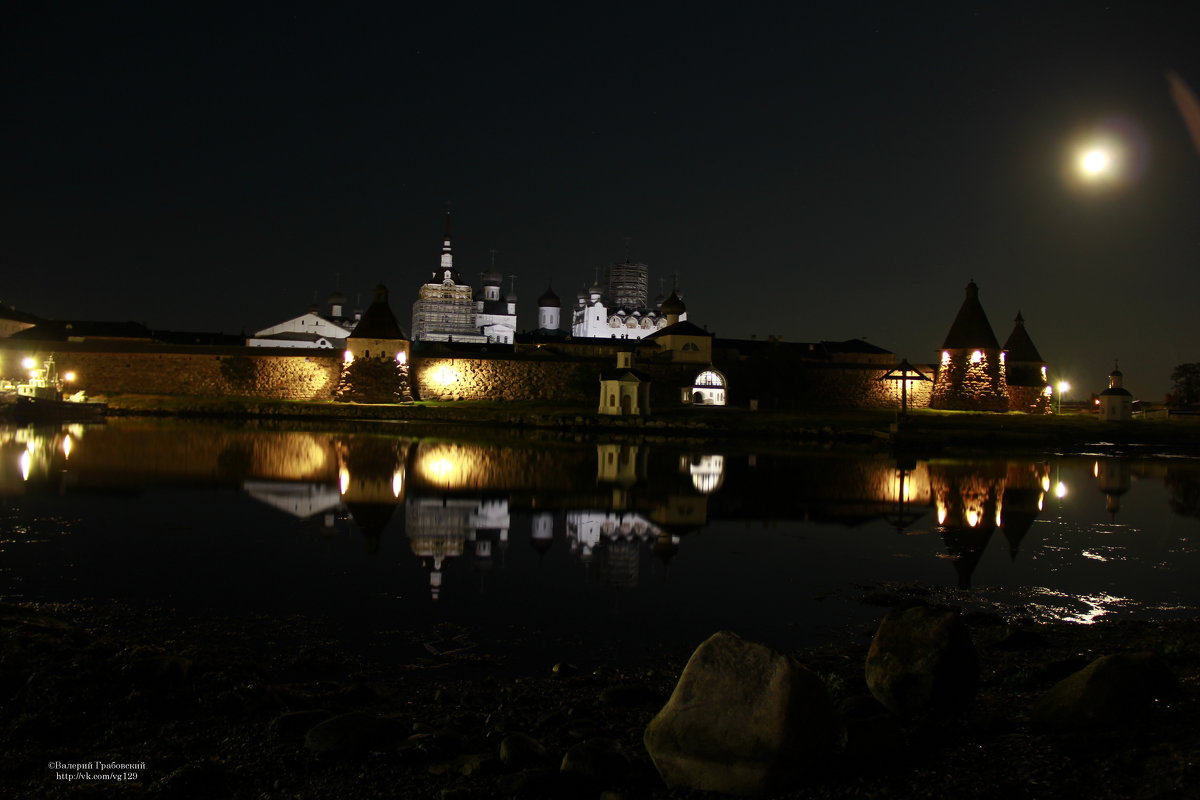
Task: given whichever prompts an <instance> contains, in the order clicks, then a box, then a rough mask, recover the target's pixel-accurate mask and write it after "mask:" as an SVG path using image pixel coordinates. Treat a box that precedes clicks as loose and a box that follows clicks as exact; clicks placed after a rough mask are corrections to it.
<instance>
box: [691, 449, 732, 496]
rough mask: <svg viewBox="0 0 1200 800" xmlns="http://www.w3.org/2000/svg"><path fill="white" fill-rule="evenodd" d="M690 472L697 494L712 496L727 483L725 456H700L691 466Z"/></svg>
mask: <svg viewBox="0 0 1200 800" xmlns="http://www.w3.org/2000/svg"><path fill="white" fill-rule="evenodd" d="M688 471H689V472H691V475H692V486H694V487H696V491H697V492H700V494H712V493H713V492H715V491H716V490H717V489H720V488H721V485H722V484H723V483H724V482H725V456H720V455H714V456H700V458H699V459H698V460H697V461H694V462H692V463H691V464H690V465H689V467H688Z"/></svg>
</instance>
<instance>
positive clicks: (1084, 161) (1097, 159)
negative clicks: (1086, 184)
mask: <svg viewBox="0 0 1200 800" xmlns="http://www.w3.org/2000/svg"><path fill="white" fill-rule="evenodd" d="M1110 162H1111V159H1110V158H1109V156H1108V153H1106V152H1104V151H1103V150H1098V149H1097V150H1088V151H1087V152H1086V153H1084V154H1083V155H1082V156H1081V157H1080V159H1079V166H1080V168H1081V169H1082V170H1083V172H1084V174H1086V175H1099V174H1101V173H1103V172H1104V171H1105V170H1106V169H1108V165H1109V163H1110Z"/></svg>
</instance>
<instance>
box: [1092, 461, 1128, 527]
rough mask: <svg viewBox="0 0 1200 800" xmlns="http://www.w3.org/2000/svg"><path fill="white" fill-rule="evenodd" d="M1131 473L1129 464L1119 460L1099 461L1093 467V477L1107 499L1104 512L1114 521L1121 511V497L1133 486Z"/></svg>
mask: <svg viewBox="0 0 1200 800" xmlns="http://www.w3.org/2000/svg"><path fill="white" fill-rule="evenodd" d="M1131 472H1132V470H1131V469H1130V465H1129V462H1128V461H1125V460H1123V459H1118V458H1106V459H1104V460H1102V461H1097V462H1096V463H1095V465H1093V467H1092V475H1094V476H1095V478H1096V482H1097V483H1098V485H1099V488H1100V491H1101V492H1103V493H1104V496H1105V498H1106V502H1105V504H1104V510H1105V511H1107V512H1108V513H1109V514H1110V515H1111V516H1112V519H1113V520H1114V521H1115V520H1116V518H1117V512H1118V511H1120V510H1121V495H1123V494H1125V493H1126V492H1128V491H1129V487H1130V486H1131V485H1132V475H1131Z"/></svg>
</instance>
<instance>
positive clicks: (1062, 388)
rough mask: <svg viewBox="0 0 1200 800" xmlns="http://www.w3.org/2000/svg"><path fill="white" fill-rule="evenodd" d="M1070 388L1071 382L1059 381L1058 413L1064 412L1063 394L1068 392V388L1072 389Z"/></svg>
mask: <svg viewBox="0 0 1200 800" xmlns="http://www.w3.org/2000/svg"><path fill="white" fill-rule="evenodd" d="M1070 388H1071V384H1069V383H1067V382H1066V381H1059V382H1058V413H1059V414H1061V413H1062V399H1063V395H1064V394H1066V393H1067V390H1068V389H1070Z"/></svg>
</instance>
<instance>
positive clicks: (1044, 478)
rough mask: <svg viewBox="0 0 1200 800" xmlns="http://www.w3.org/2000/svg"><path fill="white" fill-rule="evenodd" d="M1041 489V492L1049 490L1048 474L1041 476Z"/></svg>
mask: <svg viewBox="0 0 1200 800" xmlns="http://www.w3.org/2000/svg"><path fill="white" fill-rule="evenodd" d="M1042 491H1043V492H1048V491H1050V476H1049V475H1043V476H1042Z"/></svg>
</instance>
